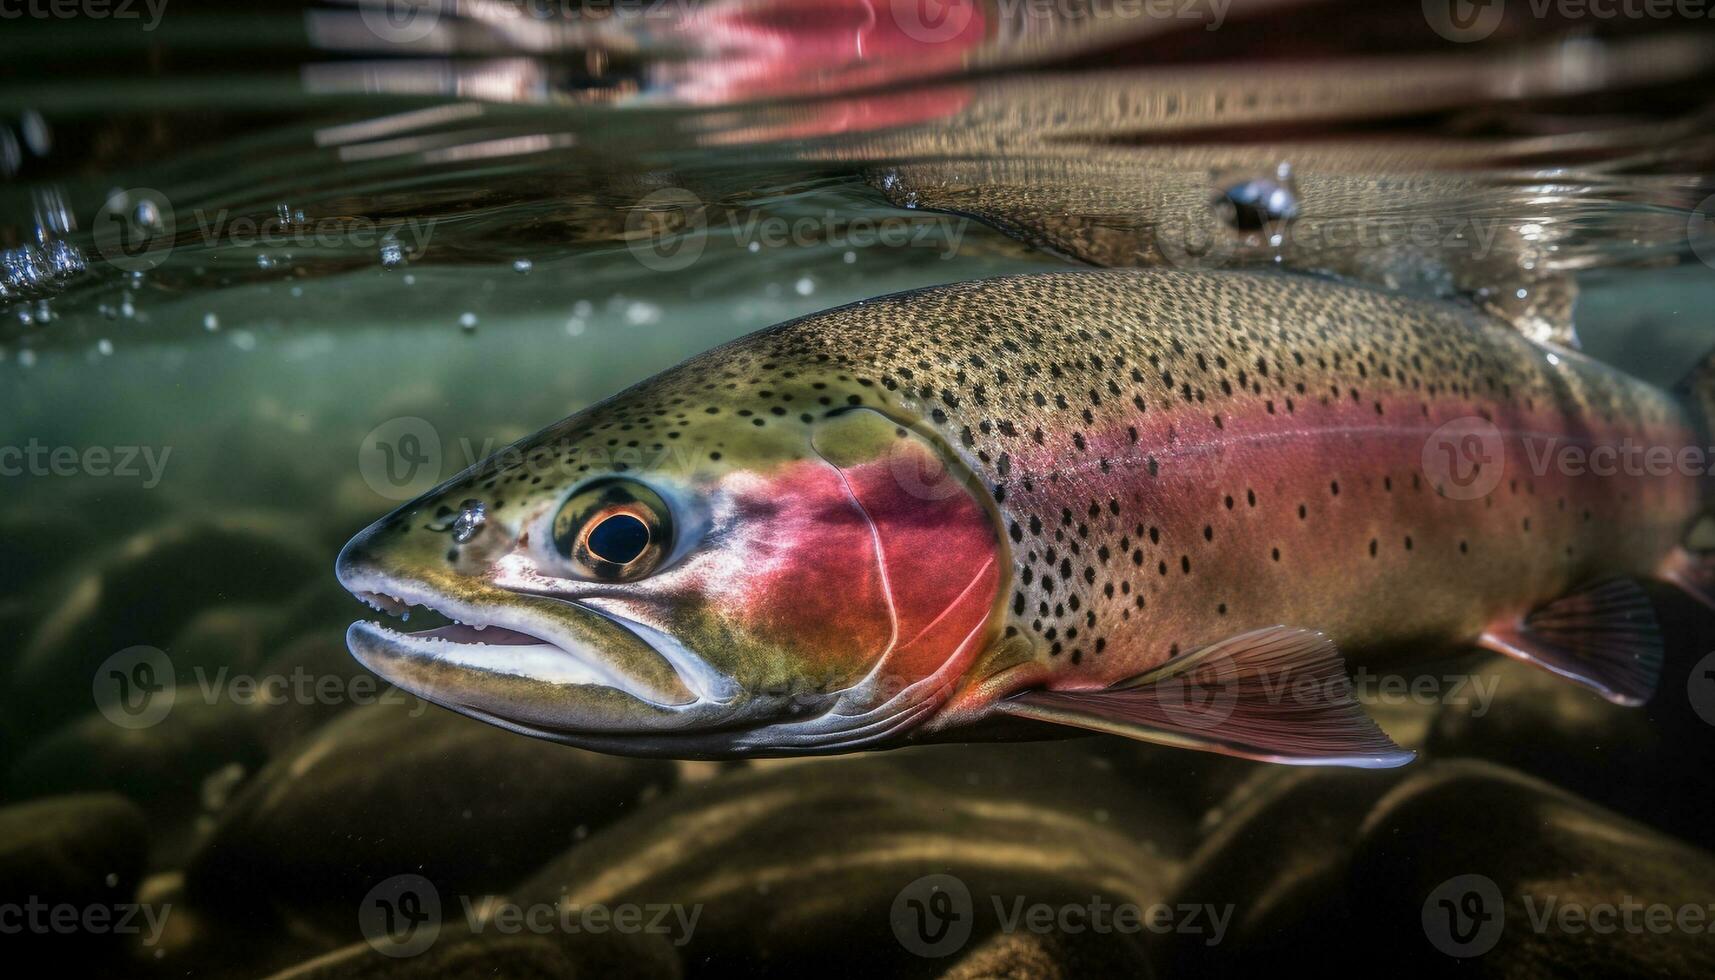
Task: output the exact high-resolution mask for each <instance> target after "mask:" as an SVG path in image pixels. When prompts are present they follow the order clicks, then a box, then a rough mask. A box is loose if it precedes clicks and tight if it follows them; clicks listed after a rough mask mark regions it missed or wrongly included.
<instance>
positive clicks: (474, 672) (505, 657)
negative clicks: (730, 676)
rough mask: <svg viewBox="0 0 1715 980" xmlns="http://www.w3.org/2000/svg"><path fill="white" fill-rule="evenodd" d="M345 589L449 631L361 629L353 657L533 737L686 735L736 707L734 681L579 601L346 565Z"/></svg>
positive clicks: (354, 628)
mask: <svg viewBox="0 0 1715 980" xmlns="http://www.w3.org/2000/svg"><path fill="white" fill-rule="evenodd" d="M338 572H339V578H340V582H341V584H342V585H344V586H345V587H346V588H347V589H348V590H349V591H350V592H351V593H352V594H353V595H354V596H356V597H357V598H358V599H360V600H362V601H364V602H366V603H367V604H369V605H370V606H371V607H372V608H374V609H375V610H377V611H378V612H381V613H384V614H387V615H389V616H395V617H401V618H403V617H406V616H408V615H409V613H410V611H411V610H412V609H413V608H414V607H419V606H421V607H424V608H427V609H429V610H432V611H434V612H436V613H439V614H440V615H442V616H445V617H446V618H448V619H450V620H452V621H453V622H452V624H451V625H444V626H437V627H434V628H431V629H426V630H422V631H418V632H406V631H404V630H401V629H395V628H393V627H391V626H389V625H386V624H384V623H381V622H372V621H358V622H356V623H353V624H352V625H351V628H350V629H349V630H348V631H347V633H346V642H347V645H348V646H349V647H350V648H351V652H352V655H353V656H355V657H356V658H357V659H358V661H359V662H361V663H362V664H363V665H364V666H365V667H368V668H369V669H370V670H372V671H374V672H375V673H376V674H378V675H380V676H381V677H382V678H384V679H385V680H387V681H389V682H391V683H393V684H395V685H397V686H398V687H400V688H402V689H404V690H406V691H409V692H411V693H413V694H416V695H418V696H420V697H422V698H425V699H427V700H429V701H432V702H434V703H436V704H440V705H442V706H444V707H448V708H451V709H453V710H455V711H459V712H462V713H464V714H468V715H472V716H474V717H478V718H481V719H483V720H485V721H489V722H492V723H494V724H498V725H501V726H503V727H507V728H511V729H514V730H516V731H520V732H523V733H526V734H531V735H537V736H540V737H547V738H560V739H572V738H575V736H577V735H579V734H583V733H588V734H623V733H649V732H658V733H663V734H665V733H670V732H683V731H685V730H686V729H687V728H691V727H698V726H699V725H700V724H702V723H704V722H706V721H707V720H708V719H707V715H708V714H709V713H710V712H711V711H712V710H714V709H717V708H718V707H719V705H720V704H721V702H723V701H724V700H726V699H728V698H730V695H731V690H730V688H731V685H730V682H729V681H727V679H726V678H725V677H724V676H723V675H720V674H718V672H715V671H713V670H712V669H710V668H709V667H708V665H707V664H706V663H704V662H702V661H701V659H700V658H698V657H696V655H695V654H693V653H691V652H689V651H687V650H685V649H684V648H683V647H680V646H678V645H677V644H676V643H674V642H673V641H672V640H671V639H670V638H668V637H665V636H664V635H662V634H660V633H658V632H656V631H654V630H652V629H650V628H648V627H646V626H643V625H642V624H638V623H634V622H631V621H629V620H626V619H625V618H624V617H622V616H618V615H616V614H615V613H613V612H611V611H604V610H598V609H596V608H595V607H594V606H593V605H590V604H587V603H585V602H581V601H577V600H575V599H565V598H559V597H545V596H536V595H528V594H521V593H515V592H511V591H508V590H505V589H500V588H497V587H494V586H490V585H486V584H482V583H473V582H471V581H470V580H467V579H454V580H453V581H450V582H449V583H448V587H447V588H440V587H436V586H435V585H434V584H432V583H428V582H422V581H417V580H414V579H408V578H404V577H401V576H394V575H390V574H387V573H385V572H383V571H381V570H380V569H377V568H375V567H373V566H370V565H367V564H366V563H364V562H362V561H361V560H359V559H354V558H351V557H349V556H346V555H342V556H341V560H340V562H339V569H338Z"/></svg>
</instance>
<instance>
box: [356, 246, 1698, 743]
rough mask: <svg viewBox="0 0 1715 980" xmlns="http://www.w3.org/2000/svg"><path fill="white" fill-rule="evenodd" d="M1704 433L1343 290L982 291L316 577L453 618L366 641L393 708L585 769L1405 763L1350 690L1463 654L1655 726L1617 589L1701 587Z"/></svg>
mask: <svg viewBox="0 0 1715 980" xmlns="http://www.w3.org/2000/svg"><path fill="white" fill-rule="evenodd" d="M1701 417H1702V409H1701V408H1700V407H1699V406H1698V405H1697V404H1696V403H1695V400H1694V399H1693V400H1689V401H1687V402H1686V403H1684V404H1682V403H1681V402H1680V401H1679V400H1678V399H1676V398H1675V397H1674V396H1672V395H1670V394H1668V393H1666V392H1664V391H1660V390H1658V389H1655V388H1653V387H1651V386H1649V385H1647V384H1645V383H1643V382H1640V381H1638V380H1635V379H1632V378H1629V377H1627V376H1625V375H1623V374H1621V373H1619V372H1617V371H1615V370H1613V369H1611V368H1608V367H1605V366H1603V365H1601V364H1599V363H1596V362H1594V361H1592V360H1590V359H1588V358H1586V357H1584V356H1583V355H1581V354H1578V353H1576V352H1574V351H1570V350H1565V349H1560V348H1553V347H1548V346H1543V345H1541V344H1539V343H1537V342H1534V341H1532V340H1530V339H1528V338H1526V337H1525V336H1523V335H1522V334H1521V333H1519V332H1517V331H1515V330H1513V329H1511V328H1509V327H1507V326H1505V325H1503V324H1502V323H1500V321H1497V320H1492V319H1489V318H1487V317H1485V316H1483V315H1482V314H1480V313H1477V312H1474V311H1471V310H1467V309H1465V308H1462V307H1456V306H1451V305H1444V304H1440V303H1435V302H1429V301H1422V300H1415V299H1409V298H1404V297H1400V296H1397V295H1391V294H1386V293H1382V292H1377V291H1372V290H1370V289H1368V288H1363V287H1357V286H1347V285H1341V284H1336V283H1332V282H1327V281H1321V280H1311V279H1301V278H1293V277H1289V276H1285V275H1271V274H1248V273H1192V272H1168V271H1143V272H1140V271H1110V272H1078V273H1060V274H1044V275H1031V276H1020V277H1013V278H1002V279H993V280H986V281H979V282H968V283H961V284H958V285H952V286H946V287H941V288H935V289H928V290H922V291H918V292H911V293H903V294H899V295H894V296H887V297H883V298H880V299H875V300H871V301H867V302H863V303H858V304H855V305H852V306H848V307H844V308H842V309H836V310H831V311H828V312H825V313H820V314H816V315H814V316H810V317H806V318H803V319H800V320H796V321H793V322H790V323H786V324H782V325H780V326H777V327H774V328H772V329H769V330H765V331H762V332H760V333H756V334H753V335H751V336H748V337H745V338H743V339H740V340H738V341H735V342H733V343H731V344H728V345H726V346H724V347H721V348H718V349H716V350H713V351H710V352H708V353H706V354H703V355H701V356H699V357H696V358H693V359H692V360H690V361H687V362H686V363H684V364H682V365H680V366H678V367H676V368H674V369H672V370H670V371H667V372H664V373H662V374H660V375H658V376H656V377H654V378H651V379H649V380H647V381H644V382H642V383H640V384H638V385H636V386H634V387H632V388H630V389H628V390H626V391H624V392H621V393H620V394H618V395H616V396H614V397H612V398H610V399H608V400H607V401H605V402H602V403H600V404H598V405H595V406H593V407H591V408H589V409H587V410H585V411H582V412H579V413H578V414H576V415H573V416H571V417H570V418H567V419H565V420H564V421H561V422H559V423H558V424H555V425H553V426H551V427H549V428H547V429H545V430H544V431H542V432H540V433H538V434H537V435H535V436H532V437H530V438H528V439H525V440H522V441H521V442H519V443H517V444H516V445H514V446H512V447H511V448H510V449H508V450H505V451H503V452H501V453H500V454H498V455H496V456H495V457H494V458H492V459H490V460H487V461H484V462H482V463H479V464H477V465H475V466H473V467H472V468H470V469H469V470H467V471H466V472H464V473H462V474H460V475H459V476H457V477H455V478H454V479H452V480H451V481H449V482H448V483H446V484H444V485H442V486H441V487H438V488H437V489H435V490H433V491H431V492H430V493H428V494H426V495H425V496H423V497H421V498H419V499H418V500H416V501H413V502H411V503H409V504H407V505H405V506H403V507H401V508H399V509H398V510H396V511H394V512H393V513H391V514H389V515H388V516H386V517H384V518H382V519H381V520H379V521H377V522H376V523H375V524H374V525H373V526H371V527H370V528H368V529H367V530H365V531H363V532H362V533H361V534H359V535H358V536H357V537H356V538H354V539H353V540H352V541H351V542H350V543H349V544H348V545H347V546H346V548H345V549H344V551H343V552H342V553H341V554H340V556H339V561H338V575H339V578H340V581H341V582H342V583H343V584H344V585H345V586H346V587H347V588H348V589H350V590H351V591H352V592H353V593H355V594H356V595H357V596H359V597H360V598H363V599H366V600H367V601H369V602H370V603H371V604H372V605H374V606H375V607H376V608H378V609H381V610H383V611H385V612H389V613H393V614H399V613H404V612H406V611H408V609H409V608H410V607H411V606H414V605H422V606H427V607H429V608H431V609H434V610H437V611H439V612H440V613H443V614H444V615H446V616H447V617H449V618H451V619H453V620H454V621H455V625H452V626H444V627H440V628H436V629H432V630H427V631H424V632H419V633H403V632H398V631H395V630H393V629H390V628H388V627H386V626H383V625H380V624H379V623H372V622H358V623H356V624H354V625H353V626H352V628H351V631H350V633H349V637H348V639H349V643H350V646H351V649H352V652H353V654H354V655H355V656H356V657H357V658H358V659H359V660H361V661H362V662H363V663H364V664H365V665H367V666H368V667H369V668H371V669H372V670H374V671H375V672H376V673H378V674H380V675H381V676H382V677H384V678H386V679H388V680H390V681H392V682H394V683H396V684H398V685H399V686H400V687H402V688H405V689H406V690H409V691H412V692H414V693H416V694H419V695H421V696H423V697H425V698H427V699H429V700H431V701H434V702H437V703H439V704H442V705H445V706H447V707H449V708H452V709H455V710H457V711H460V712H463V713H465V714H468V715H471V716H474V717H477V718H480V719H483V720H486V721H489V722H492V723H494V724H497V725H501V726H503V727H506V728H509V729H513V730H515V731H518V732H522V733H524V734H528V735H534V736H539V737H543V738H549V739H555V740H559V741H563V742H568V743H572V744H576V745H580V746H585V747H589V748H594V749H598V750H603V751H610V752H617V753H625V754H637V755H666V756H677V757H685V758H719V757H732V756H745V755H785V754H809V753H828V752H840V751H849V750H856V749H870V748H878V747H887V746H897V745H903V744H911V743H916V742H923V741H937V740H986V739H1010V738H1030V737H1047V736H1055V735H1058V734H1064V733H1066V732H1067V731H1068V730H1071V731H1077V732H1091V731H1094V732H1108V733H1118V734H1122V735H1126V736H1129V737H1132V738H1137V739H1141V740H1146V741H1152V742H1159V743H1165V744H1171V745H1179V746H1185V747H1189V748H1197V749H1203V750H1209V751H1216V752H1222V753H1226V754H1230V755H1236V756H1241V757H1246V758H1253V759H1264V760H1270V761H1276V762H1285V763H1297V764H1315V763H1321V764H1338V765H1354V766H1368V767H1376V766H1391V765H1398V764H1401V763H1403V762H1405V761H1407V760H1409V759H1410V758H1411V753H1409V752H1407V751H1406V750H1404V749H1402V748H1400V747H1399V746H1397V745H1395V744H1394V743H1393V742H1392V741H1391V740H1389V739H1388V738H1387V736H1386V735H1385V734H1383V733H1382V732H1381V731H1380V729H1378V728H1377V727H1376V726H1375V725H1374V724H1373V723H1372V722H1371V721H1370V720H1369V719H1368V718H1367V717H1366V716H1365V715H1364V713H1363V711H1362V709H1361V708H1360V707H1359V705H1358V704H1357V702H1356V701H1355V700H1354V698H1353V697H1352V692H1351V685H1350V683H1349V680H1348V679H1347V674H1346V672H1345V667H1344V662H1345V658H1346V657H1352V658H1363V659H1364V660H1365V661H1366V662H1369V663H1378V664H1379V663H1384V662H1386V661H1388V660H1390V659H1391V660H1393V661H1395V662H1397V661H1398V660H1399V659H1400V658H1403V657H1409V656H1413V655H1418V654H1421V653H1423V652H1427V651H1442V652H1445V650H1446V648H1448V647H1450V646H1457V645H1461V644H1474V645H1477V646H1481V647H1485V648H1487V649H1490V650H1494V651H1498V652H1502V653H1505V654H1507V655H1509V656H1513V657H1518V658H1522V659H1524V660H1527V661H1530V662H1533V663H1537V664H1540V665H1542V666H1544V667H1546V668H1548V669H1550V670H1553V671H1555V672H1557V673H1559V674H1562V675H1564V676H1566V677H1568V678H1570V679H1572V680H1574V681H1578V682H1581V683H1583V684H1585V685H1587V686H1589V687H1591V688H1593V689H1595V690H1596V691H1598V692H1600V693H1601V694H1603V695H1604V696H1606V697H1608V698H1609V699H1610V700H1613V701H1616V702H1620V703H1627V704H1636V703H1640V702H1642V701H1643V700H1644V699H1646V698H1647V697H1648V696H1649V694H1650V693H1651V691H1652V689H1653V687H1654V684H1655V681H1656V675H1657V674H1658V672H1659V669H1660V663H1661V657H1662V643H1661V638H1660V635H1659V631H1658V628H1657V626H1656V622H1655V618H1654V614H1653V612H1652V610H1651V608H1650V606H1649V604H1648V602H1647V600H1646V598H1645V596H1644V593H1643V591H1642V589H1641V588H1640V587H1639V586H1638V584H1637V580H1638V579H1643V578H1659V579H1668V580H1673V581H1677V582H1678V583H1680V584H1681V585H1682V586H1683V587H1685V588H1687V589H1688V590H1691V591H1693V592H1694V594H1698V595H1699V596H1700V597H1702V598H1705V600H1706V597H1707V594H1708V589H1707V581H1708V577H1707V575H1706V574H1705V573H1704V568H1703V566H1702V564H1701V563H1700V562H1698V561H1696V560H1695V559H1693V558H1692V557H1691V556H1690V553H1689V552H1686V551H1685V550H1684V549H1683V548H1681V547H1680V542H1681V540H1682V538H1683V537H1684V536H1685V534H1686V533H1687V530H1688V528H1689V526H1690V524H1691V523H1692V522H1693V521H1694V519H1695V518H1696V517H1697V516H1698V515H1699V514H1700V513H1701V509H1702V506H1703V489H1704V488H1703V477H1702V476H1701V475H1700V474H1701V472H1703V470H1698V469H1697V468H1696V467H1695V466H1693V465H1691V464H1690V463H1689V462H1688V461H1687V458H1686V453H1687V452H1690V451H1692V450H1696V448H1697V447H1701V446H1705V445H1707V442H1706V440H1705V439H1704V433H1703V431H1702V422H1701ZM1662 453H1666V454H1667V455H1668V456H1669V457H1671V459H1670V461H1669V463H1668V465H1667V466H1665V467H1664V466H1662V465H1660V464H1661V462H1662V456H1661V454H1662ZM1703 465H1704V470H1706V469H1707V461H1705V462H1704V464H1703ZM1342 654H1343V655H1344V656H1342Z"/></svg>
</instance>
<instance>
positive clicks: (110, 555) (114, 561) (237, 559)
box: [5, 516, 327, 732]
mask: <svg viewBox="0 0 1715 980" xmlns="http://www.w3.org/2000/svg"><path fill="white" fill-rule="evenodd" d="M308 539H309V536H308V534H307V532H305V531H304V530H303V528H302V526H301V525H298V524H294V523H291V522H287V521H282V520H280V519H277V518H272V517H267V516H251V517H228V518H207V519H195V520H183V521H173V522H169V523H165V524H161V525H158V526H156V527H154V528H152V529H149V530H145V531H140V532H137V533H136V534H134V535H132V536H131V537H129V538H126V539H123V540H120V541H118V542H116V543H115V544H113V545H112V546H111V547H110V548H109V549H108V550H107V551H106V552H105V553H104V554H102V555H101V556H100V557H99V558H97V559H95V560H94V561H93V562H92V563H90V564H89V566H88V567H86V568H84V569H82V570H81V571H79V572H77V573H74V574H71V575H70V576H69V578H68V580H67V583H66V585H65V587H64V590H63V592H62V593H61V597H60V600H59V603H58V605H57V606H56V607H55V608H54V609H53V610H52V611H51V612H50V613H49V614H48V615H47V616H46V618H45V619H43V621H42V622H41V623H40V625H39V626H38V627H37V628H36V630H35V632H34V633H33V634H32V635H31V637H30V639H29V641H28V642H27V644H26V645H25V646H24V648H23V650H22V653H21V656H20V657H19V659H18V661H17V663H16V665H15V666H14V668H13V670H12V672H11V674H10V676H9V677H8V679H7V689H6V692H5V706H6V708H7V709H8V710H9V711H10V712H11V713H13V714H14V715H15V716H16V717H17V718H18V720H19V728H20V730H22V731H26V732H30V731H42V730H44V729H45V728H47V727H51V726H52V725H53V724H54V723H56V722H58V721H61V720H63V719H65V718H67V717H70V716H72V715H75V714H77V713H78V712H80V711H82V710H85V709H87V708H88V707H89V704H90V688H91V684H92V683H93V682H94V681H95V680H96V677H97V672H98V668H99V667H100V666H101V665H102V663H103V662H104V661H105V660H107V659H108V658H109V657H111V656H113V655H114V654H116V653H118V652H120V651H123V650H127V649H130V648H133V647H137V646H150V647H156V648H163V649H164V648H165V647H167V646H169V645H171V643H172V640H173V638H174V637H175V636H176V635H177V634H178V633H179V631H180V630H181V629H183V628H184V627H185V626H186V625H187V624H188V623H190V622H191V621H192V620H193V619H194V618H195V617H196V615H197V614H198V613H200V612H202V611H203V610H205V609H208V608H210V607H212V606H218V605H223V604H227V603H235V602H236V603H244V602H250V601H269V600H277V599H279V598H280V597H281V596H284V595H290V594H292V593H293V592H294V591H296V590H297V589H298V588H299V586H300V585H302V584H303V583H304V582H306V581H308V580H309V578H310V577H311V576H312V575H317V574H323V575H325V574H326V561H327V556H326V555H323V554H320V553H319V552H317V551H316V550H315V549H314V548H313V547H310V546H308V545H306V544H304V542H305V541H306V540H308ZM169 584H170V588H169V587H165V586H167V585H169ZM191 667H192V665H191V664H188V663H187V664H186V665H185V669H184V671H183V672H184V673H189V672H190V670H191ZM178 672H179V671H177V669H176V667H175V673H178ZM168 682H169V683H189V679H188V678H178V679H175V680H169V681H168Z"/></svg>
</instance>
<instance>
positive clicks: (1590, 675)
mask: <svg viewBox="0 0 1715 980" xmlns="http://www.w3.org/2000/svg"><path fill="white" fill-rule="evenodd" d="M1477 645H1478V646H1480V647H1483V648H1484V649H1486V650H1493V651H1494V652H1496V653H1502V654H1505V655H1507V656H1509V657H1516V658H1517V659H1519V660H1523V661H1526V662H1528V663H1533V664H1536V665H1538V666H1540V667H1546V668H1548V669H1549V670H1552V671H1554V672H1555V673H1556V674H1559V675H1561V676H1562V677H1566V678H1568V679H1571V680H1574V681H1577V682H1578V683H1580V684H1583V685H1584V686H1585V687H1588V688H1590V689H1591V690H1592V691H1595V692H1596V693H1597V694H1600V695H1601V696H1602V697H1604V698H1607V699H1608V700H1609V701H1612V702H1614V703H1615V704H1624V705H1640V704H1643V703H1644V702H1645V701H1648V700H1649V699H1650V695H1652V694H1654V693H1655V687H1656V681H1657V680H1658V679H1659V678H1660V676H1661V662H1662V637H1661V627H1660V626H1659V625H1658V624H1657V623H1656V618H1655V609H1654V607H1653V606H1651V605H1650V601H1649V596H1648V595H1646V594H1645V593H1644V590H1643V587H1642V586H1640V585H1638V584H1637V583H1636V582H1633V581H1631V580H1630V579H1614V580H1612V581H1609V582H1604V583H1602V584H1600V585H1597V586H1594V587H1592V588H1589V589H1586V590H1584V591H1582V592H1576V593H1573V594H1572V595H1569V596H1567V597H1565V598H1564V599H1559V600H1556V601H1554V602H1551V603H1549V604H1548V605H1546V606H1543V607H1542V608H1541V609H1538V610H1537V611H1535V612H1533V613H1531V614H1530V615H1529V616H1526V617H1525V618H1524V620H1523V621H1522V622H1517V623H1503V624H1501V625H1498V626H1495V627H1492V628H1490V629H1489V630H1488V631H1486V632H1484V633H1483V635H1482V638H1481V639H1479V640H1478V641H1477Z"/></svg>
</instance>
